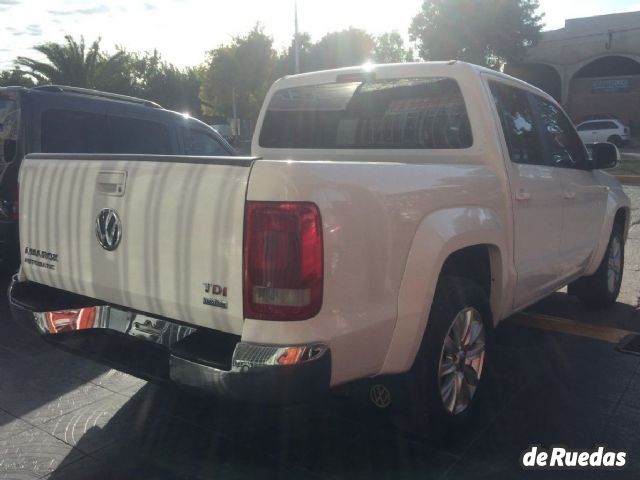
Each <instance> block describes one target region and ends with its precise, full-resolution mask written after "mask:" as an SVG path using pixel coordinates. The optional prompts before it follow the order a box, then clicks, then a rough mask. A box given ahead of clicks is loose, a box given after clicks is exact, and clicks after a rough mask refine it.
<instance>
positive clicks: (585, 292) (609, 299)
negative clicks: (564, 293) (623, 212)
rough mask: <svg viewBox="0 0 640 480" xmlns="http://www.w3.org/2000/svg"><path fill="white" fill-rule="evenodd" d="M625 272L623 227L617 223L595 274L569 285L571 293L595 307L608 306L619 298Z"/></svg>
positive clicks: (584, 302)
mask: <svg viewBox="0 0 640 480" xmlns="http://www.w3.org/2000/svg"><path fill="white" fill-rule="evenodd" d="M623 272H624V239H623V229H622V228H621V227H620V226H619V225H616V226H614V228H613V231H612V232H611V237H610V238H609V244H608V245H607V250H606V252H605V254H604V257H603V258H602V261H601V262H600V266H599V267H598V270H596V272H595V273H594V274H593V275H589V276H588V277H582V278H579V279H578V280H576V281H575V282H573V283H572V284H571V285H569V294H570V295H576V296H577V297H578V298H579V299H580V301H581V302H582V303H583V304H585V305H587V306H589V307H594V308H606V307H609V306H610V305H612V304H613V303H614V302H615V301H616V299H617V298H618V294H619V293H620V286H621V285H622V274H623Z"/></svg>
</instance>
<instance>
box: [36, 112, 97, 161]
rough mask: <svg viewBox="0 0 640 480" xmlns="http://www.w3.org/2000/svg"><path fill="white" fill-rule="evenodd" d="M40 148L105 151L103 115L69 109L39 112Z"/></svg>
mask: <svg viewBox="0 0 640 480" xmlns="http://www.w3.org/2000/svg"><path fill="white" fill-rule="evenodd" d="M41 151H43V152H46V153H107V152H109V150H108V136H107V120H106V118H105V116H104V115H99V114H95V113H89V112H78V111H73V110H46V111H44V112H42V132H41Z"/></svg>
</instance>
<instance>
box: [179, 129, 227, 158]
mask: <svg viewBox="0 0 640 480" xmlns="http://www.w3.org/2000/svg"><path fill="white" fill-rule="evenodd" d="M184 149H185V155H193V156H196V157H215V156H225V155H229V152H228V151H227V149H226V148H224V147H223V146H222V145H221V144H220V142H219V141H218V140H216V139H215V138H214V137H213V136H212V135H208V134H206V133H204V132H202V131H200V130H194V129H191V128H185V129H184Z"/></svg>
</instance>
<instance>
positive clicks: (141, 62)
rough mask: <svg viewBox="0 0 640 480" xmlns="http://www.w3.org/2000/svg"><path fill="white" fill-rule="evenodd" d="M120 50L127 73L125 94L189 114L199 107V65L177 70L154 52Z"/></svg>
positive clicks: (199, 113) (124, 69)
mask: <svg viewBox="0 0 640 480" xmlns="http://www.w3.org/2000/svg"><path fill="white" fill-rule="evenodd" d="M118 51H119V52H121V54H122V55H123V56H124V57H125V58H126V62H125V64H124V66H123V73H124V74H126V75H128V77H129V81H128V88H127V89H126V91H121V92H118V93H124V94H128V95H134V96H136V97H141V98H144V99H147V100H151V101H154V102H157V103H159V104H160V105H162V106H163V107H164V108H167V109H169V110H176V111H179V112H185V113H189V114H190V115H192V116H194V117H198V116H200V115H201V110H200V98H199V95H200V71H199V70H198V68H186V69H179V68H177V67H176V66H175V65H172V64H171V63H169V62H165V61H164V60H162V57H161V56H160V53H159V52H158V51H157V50H154V51H153V52H146V53H142V54H141V53H137V52H128V51H126V50H125V49H123V48H122V47H120V48H119V49H118Z"/></svg>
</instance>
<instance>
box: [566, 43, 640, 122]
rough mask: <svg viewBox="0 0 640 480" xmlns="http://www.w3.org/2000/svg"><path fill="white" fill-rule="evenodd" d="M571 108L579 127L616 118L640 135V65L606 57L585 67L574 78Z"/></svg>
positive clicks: (618, 58)
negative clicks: (590, 119)
mask: <svg viewBox="0 0 640 480" xmlns="http://www.w3.org/2000/svg"><path fill="white" fill-rule="evenodd" d="M568 107H569V108H568V109H569V113H570V114H571V116H572V117H573V120H574V121H575V122H576V123H579V122H581V121H583V120H585V119H589V118H594V117H598V116H601V117H607V116H614V117H617V118H619V119H620V120H621V121H622V122H623V123H624V124H625V125H627V126H629V127H631V133H632V134H638V133H640V62H638V61H637V60H635V59H633V58H630V57H626V56H621V55H607V56H604V57H599V58H596V59H594V60H591V61H590V62H588V63H586V64H584V65H583V66H581V67H580V69H579V70H578V71H577V72H576V73H575V74H574V75H573V77H572V78H571V81H570V84H569V101H568Z"/></svg>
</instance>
